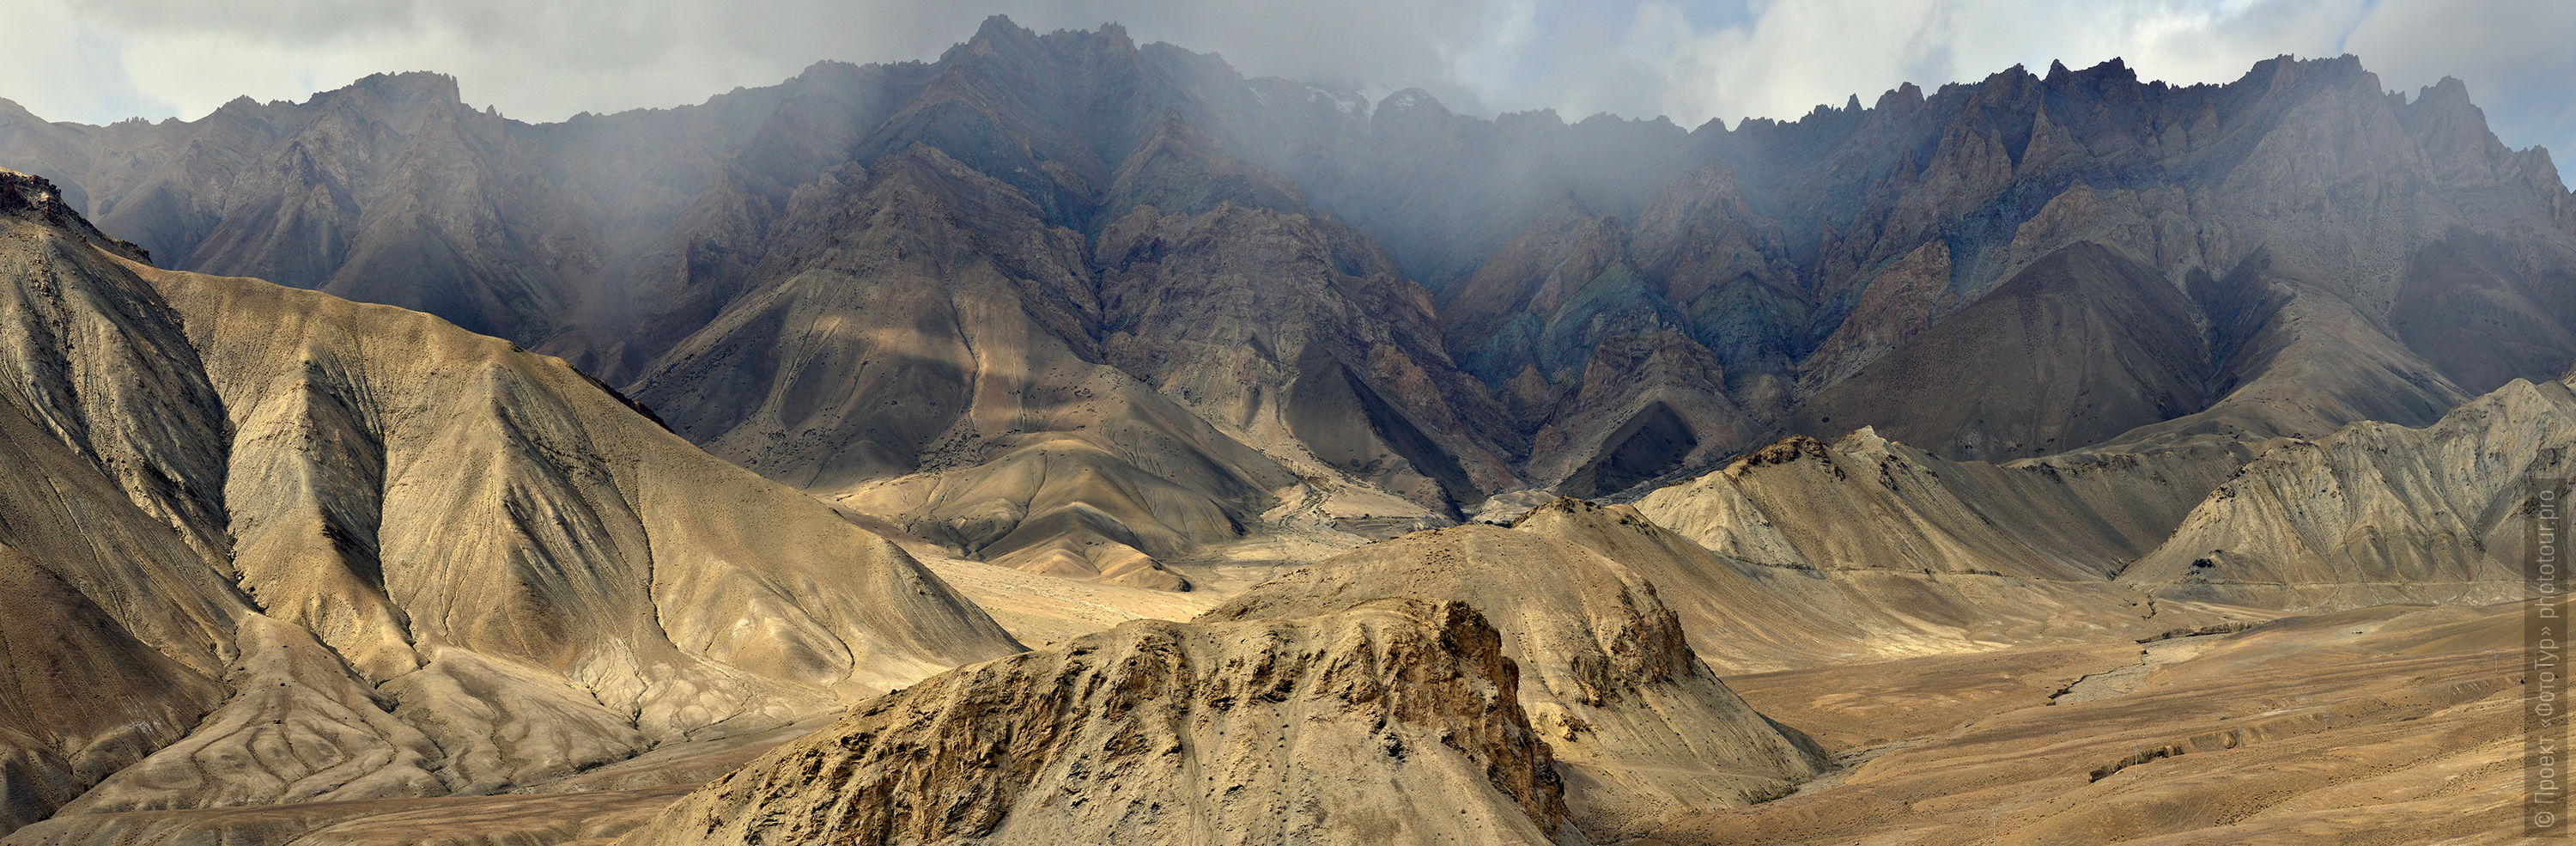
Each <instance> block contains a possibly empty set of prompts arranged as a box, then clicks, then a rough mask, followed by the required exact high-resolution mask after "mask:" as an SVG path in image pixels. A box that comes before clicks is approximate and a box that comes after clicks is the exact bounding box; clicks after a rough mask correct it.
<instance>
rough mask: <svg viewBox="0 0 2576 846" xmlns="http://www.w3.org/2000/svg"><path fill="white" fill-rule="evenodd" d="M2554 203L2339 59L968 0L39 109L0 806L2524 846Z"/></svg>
mask: <svg viewBox="0 0 2576 846" xmlns="http://www.w3.org/2000/svg"><path fill="white" fill-rule="evenodd" d="M5 93H6V92H0V94H5ZM2557 173H2558V171H2557V169H2556V167H2555V166H2554V165H2553V164H2552V163H2551V161H2550V158H2549V153H2548V151H2545V150H2541V149H2538V148H2533V149H2528V150H2519V151H2517V150H2513V149H2509V148H2507V147H2505V146H2504V145H2503V144H2502V143H2500V142H2498V141H2497V140H2496V138H2495V136H2494V135H2493V134H2491V133H2489V132H2488V131H2487V128H2486V122H2485V118H2484V116H2483V113H2482V112H2481V111H2480V110H2479V108H2478V107H2477V106H2476V105H2475V104H2474V103H2473V102H2472V101H2471V99H2470V97H2469V94H2468V91H2467V90H2466V88H2465V87H2464V86H2462V85H2461V84H2459V83H2458V82H2457V81H2456V80H2450V81H2446V82H2444V83H2443V84H2440V85H2437V86H2434V87H2431V88H2427V89H2424V90H2422V91H2419V92H2415V93H2413V94H2407V93H2402V92H2389V91H2386V90H2383V88H2382V87H2381V83H2380V82H2379V80H2378V78H2377V77H2376V76H2374V75H2372V74H2371V73H2370V72H2369V71H2367V70H2365V69H2364V67H2363V63H2362V61H2361V60H2360V59H2357V58H2355V57H2351V56H2344V57H2338V58H2330V59H2305V60H2303V59H2294V58H2290V57H2283V58H2280V59H2276V60H2271V61H2266V62H2263V63H2260V64H2258V65H2256V66H2254V67H2253V68H2252V69H2251V70H2249V71H2248V72H2247V73H2246V74H2245V75H2244V76H2243V78H2241V79H2239V80H2236V81H2234V82H2231V83H2228V84H2225V85H2199V86H2172V85H2168V84H2166V83H2163V82H2153V81H2145V82H2142V81H2141V80H2140V79H2139V78H2138V77H2137V75H2136V74H2135V73H2133V72H2131V71H2130V70H2129V69H2128V68H2127V67H2126V66H2125V65H2123V64H2121V63H2120V62H2118V61H2117V60H2114V61H2112V62H2109V63H2105V64H2102V65H2099V66H2096V67H2092V68H2087V69H2081V70H2077V69H2069V68H2066V67H2064V66H2062V65H2058V66H2052V67H2050V68H2048V69H2047V70H2046V71H2045V73H2033V72H2030V71H2028V70H2026V69H2024V68H2020V67H2015V68H2011V69H2008V70H2005V71H2002V72H1999V73H1996V74H1994V75H1992V76H1990V77H1988V78H1986V79H1984V80H1983V81H1980V82H1976V83H1973V84H1953V85H1946V86H1943V87H1941V88H1939V89H1938V90H1933V91H1924V90H1921V89H1919V88H1917V87H1915V86H1912V85H1907V86H1905V87H1902V88H1899V89H1897V90H1894V91H1889V92H1886V93H1885V94H1884V95H1882V96H1880V97H1879V98H1877V100H1876V101H1875V102H1874V103H1871V104H1868V105H1864V104H1863V103H1861V102H1860V100H1859V99H1858V98H1857V97H1855V98H1853V100H1852V101H1851V102H1849V103H1848V104H1846V105H1845V106H1842V107H1839V108H1837V107H1831V106H1826V107H1819V108H1818V109H1817V110H1816V111H1815V112H1814V113H1812V114H1810V115H1808V116H1806V117H1805V118H1803V119H1800V120H1797V121H1794V122H1777V121H1768V120H1749V121H1745V122H1743V123H1741V124H1739V125H1737V126H1735V127H1733V128H1731V129H1730V128H1729V127H1727V126H1725V125H1723V124H1718V123H1711V124H1709V125H1706V126H1701V127H1696V128H1683V127H1678V126H1675V125H1673V124H1672V123H1670V122H1669V121H1666V120H1662V119H1657V120H1652V121H1637V120H1624V119H1619V118H1614V117H1610V116H1606V115H1604V116H1594V117H1590V118H1586V119H1583V120H1580V121H1575V122H1571V123H1569V122H1567V121H1565V120H1563V119H1562V118H1560V117H1559V116H1558V115H1556V114H1555V113H1553V112H1529V113H1515V114H1505V115H1500V116H1498V117H1494V118H1490V119H1489V118H1482V117H1473V116H1466V115H1460V114H1455V113H1452V112H1451V111H1449V110H1448V109H1447V108H1445V107H1444V106H1442V105H1441V104H1440V103H1439V102H1437V101H1436V100H1435V99H1433V98H1432V97H1430V96H1429V95H1427V94H1425V93H1423V92H1421V91H1419V90H1407V91H1399V92H1395V93H1392V94H1389V95H1386V96H1383V97H1379V98H1375V99H1374V100H1373V99H1371V98H1368V97H1364V96H1361V95H1360V94H1359V93H1358V92H1356V91H1352V90H1346V89H1343V88H1339V87H1335V86H1329V85H1315V84H1308V83H1304V82H1297V81H1291V80H1284V79H1276V78H1245V77H1244V76H1242V75H1240V74H1238V73H1237V72H1235V71H1234V70H1233V69H1232V68H1231V67H1229V66H1228V65H1227V64H1226V63H1225V62H1224V61H1223V60H1222V59H1220V58H1218V57H1216V56H1215V55H1213V54H1200V53H1194V52H1191V51H1189V50H1187V49H1184V48H1182V47H1177V46H1174V45H1170V44H1161V43H1155V44H1144V45H1138V44H1136V43H1134V42H1133V41H1132V40H1131V39H1130V38H1129V37H1128V35H1127V33H1126V32H1125V30H1123V29H1121V28H1119V27H1116V26H1114V25H1112V26H1106V27H1103V28H1101V29H1099V30H1096V31H1059V32H1053V33H1045V34H1041V33H1037V32H1034V31H1031V30H1028V29H1024V28H1022V27H1020V26H1019V25H1017V24H1015V23H1013V22H1011V21H1010V20H1008V19H1006V18H1000V17H996V18H993V19H991V20H989V21H987V22H986V23H985V24H984V26H983V27H982V28H981V29H980V30H978V31H977V32H975V33H974V34H973V35H972V37H971V38H970V39H969V40H967V41H965V42H962V43H960V44H958V45H956V46H955V47H953V48H951V49H949V50H948V51H947V52H946V53H945V54H944V55H942V56H941V57H940V58H939V59H938V60H936V61H932V62H911V63H897V64H874V65H865V66H854V65H847V64H840V63H832V62H825V63H819V64H816V65H814V66H813V67H811V68H809V69H807V70H806V71H805V72H803V73H802V74H799V75H798V76H796V77H794V78H792V79H789V80H786V81H784V82H782V83H780V84H779V85H776V86H770V87H765V88H747V89H738V90H735V91H733V92H730V93H726V94H722V95H718V96H716V97H714V98H712V99H710V100H708V101H706V102H705V103H703V104H700V105H694V106H686V107H681V108H674V109H660V110H638V111H632V112H625V113H620V114H613V115H595V114H584V115H581V116H578V117H575V118H573V119H571V120H569V121H565V122H561V123H544V124H532V123H526V122H521V121H517V120H513V119H510V118H507V117H504V116H502V115H500V114H498V113H497V112H495V111H492V110H490V109H482V108H475V107H473V106H470V105H468V104H466V103H464V102H462V100H461V99H460V97H459V92H458V89H457V85H456V82H455V80H453V79H451V78H448V77H444V76H440V75H437V74H431V73H400V74H384V75H377V76H370V77H368V78H366V79H363V80H359V81H358V82H356V83H355V84H352V85H350V86H348V87H345V88H340V89H337V90H332V91H326V92H322V93H319V94H316V95H314V96H313V97H312V98H311V99H310V100H308V101H305V102H301V103H296V102H285V101H279V102H270V103H260V102H255V101H252V100H249V99H246V98H245V99H242V100H237V101H235V102H233V103H231V104H228V105H226V106H224V107H223V108H221V109H219V110H217V111H215V112H214V113H213V114H210V115H208V116H206V117H204V118H202V119H199V120H195V121H179V120H167V121H161V122H158V123H150V122H143V121H139V120H137V121H128V122H123V123H117V124H112V125H107V126H90V125H82V124H73V123H60V122H49V121H46V120H44V119H41V118H39V117H36V116H34V115H31V114H28V113H27V112H26V111H24V110H23V109H20V108H18V107H17V106H16V105H15V104H14V103H11V102H8V101H5V100H0V281H5V287H0V375H5V377H6V378H5V380H0V456H5V459H0V606H4V607H5V608H6V613H0V843H5V844H8V846H21V845H22V844H24V845H25V846H34V845H35V844H51V845H53V846H74V844H96V845H97V846H147V845H148V846H198V844H204V846H250V844H277V845H278V846H290V845H291V846H325V845H326V844H334V845H338V846H359V844H404V843H441V844H458V846H467V845H468V844H472V845H474V846H482V845H483V844H490V846H500V845H501V844H513V846H518V845H519V844H527V845H529V846H538V845H540V844H586V846H598V845H599V844H607V843H621V844H633V846H644V844H673V845H674V846H676V845H677V844H702V843H742V844H754V843H759V844H804V843H818V844H819V843H860V844H880V843H886V844H892V843H957V844H967V843H976V844H1019V843H1028V844H1053V843H1113V842H1114V843H1149V844H1172V845H1173V846H1200V844H1207V845H1208V846H1214V845H1215V844H1252V843H1260V844H1268V843H1298V844H1363V843H1365V844H1414V843H1419V844H1434V843H1458V844H1486V843H1531V844H1539V843H1546V844H1580V843H1596V844H1612V843H1629V844H1641V846H1642V844H1657V846H1685V844H1721V843H1729V844H1731V843H1816V844H1824V843H1852V842H1871V843H1927V844H1930V843H1961V844H1966V843H2011V844H2052V843H2100V842H2110V841H2113V840H2118V841H2121V842H2140V843H2171V844H2184V843H2203V842H2246V841H2259V842H2267V843H2269V842H2279V843H2321V844H2322V843H2348V842H2443V843H2489V842H2495V843H2501V842H2516V838H2517V837H2518V836H2519V834H2520V817H2519V815H2518V814H2519V811H2520V808H2521V803H2522V801H2523V797H2522V795H2521V793H2520V791H2521V789H2522V784H2523V781H2522V779H2523V771H2522V767H2523V765H2524V763H2525V761H2524V758H2523V755H2524V751H2523V745H2522V744H2523V738H2522V736H2521V733H2520V732H2521V728H2522V726H2521V721H2520V717H2519V713H2520V712H2519V710H2518V708H2519V704H2520V700H2519V697H2520V696H2521V692H2522V690H2523V684H2524V682H2525V681H2526V679H2525V678H2524V672H2525V668H2524V665H2523V663H2522V656H2521V648H2522V643H2521V634H2522V632H2521V615H2522V611H2523V605H2522V603H2523V602H2524V601H2525V599H2526V595H2525V587H2526V586H2525V584H2524V583H2523V581H2522V568H2523V566H2524V557H2525V554H2526V549H2525V546H2526V543H2525V538H2526V532H2527V531H2529V530H2531V529H2532V527H2533V526H2534V520H2535V515H2536V514H2537V513H2538V512H2536V511H2535V510H2534V509H2533V508H2532V507H2531V501H2530V496H2531V493H2532V491H2533V488H2532V484H2533V482H2534V481H2535V480H2541V481H2548V480H2565V479H2570V478H2576V462H2571V458H2570V454H2571V451H2576V450H2571V447H2576V194H2571V193H2570V192H2569V190H2568V189H2567V188H2566V187H2565V186H2564V185H2563V184H2561V183H2560V181H2559V179H2558V176H2557Z"/></svg>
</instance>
